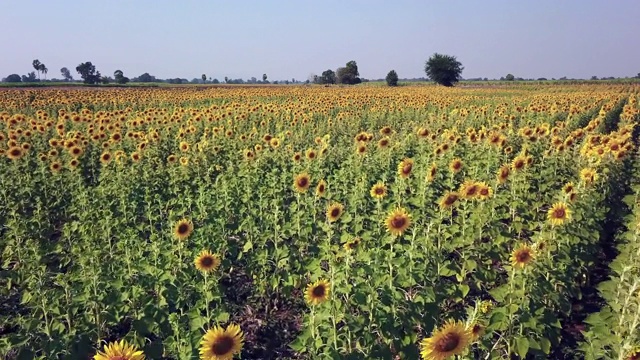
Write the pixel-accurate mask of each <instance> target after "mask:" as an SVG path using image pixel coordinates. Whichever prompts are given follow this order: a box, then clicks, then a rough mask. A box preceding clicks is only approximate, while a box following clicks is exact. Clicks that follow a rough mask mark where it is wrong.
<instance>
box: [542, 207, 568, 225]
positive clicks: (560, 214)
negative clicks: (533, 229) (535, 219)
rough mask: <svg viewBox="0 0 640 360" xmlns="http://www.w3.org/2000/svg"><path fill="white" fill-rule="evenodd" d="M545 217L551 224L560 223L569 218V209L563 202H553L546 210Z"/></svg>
mask: <svg viewBox="0 0 640 360" xmlns="http://www.w3.org/2000/svg"><path fill="white" fill-rule="evenodd" d="M547 219H548V220H549V222H550V223H551V225H553V226H556V225H562V224H564V223H565V222H567V221H569V220H571V210H570V209H569V207H568V206H567V204H565V203H561V202H558V203H555V204H553V206H552V207H551V209H549V211H548V212H547Z"/></svg>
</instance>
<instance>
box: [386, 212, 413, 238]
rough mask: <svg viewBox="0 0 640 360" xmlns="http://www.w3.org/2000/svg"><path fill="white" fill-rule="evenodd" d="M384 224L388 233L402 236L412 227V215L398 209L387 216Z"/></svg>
mask: <svg viewBox="0 0 640 360" xmlns="http://www.w3.org/2000/svg"><path fill="white" fill-rule="evenodd" d="M384 223H385V225H386V227H387V231H388V232H390V233H391V234H392V235H396V236H400V235H402V233H404V232H405V230H407V229H408V228H409V226H411V215H409V213H407V210H405V209H404V208H396V209H395V210H393V211H392V212H390V213H389V215H387V218H386V219H385V222H384Z"/></svg>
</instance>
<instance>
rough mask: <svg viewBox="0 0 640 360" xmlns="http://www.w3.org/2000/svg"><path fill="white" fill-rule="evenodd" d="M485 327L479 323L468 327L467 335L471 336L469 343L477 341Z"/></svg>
mask: <svg viewBox="0 0 640 360" xmlns="http://www.w3.org/2000/svg"><path fill="white" fill-rule="evenodd" d="M484 330H485V326H484V325H483V324H481V323H479V322H476V323H473V324H472V325H471V326H469V333H470V334H471V341H478V339H480V338H481V337H482V335H484Z"/></svg>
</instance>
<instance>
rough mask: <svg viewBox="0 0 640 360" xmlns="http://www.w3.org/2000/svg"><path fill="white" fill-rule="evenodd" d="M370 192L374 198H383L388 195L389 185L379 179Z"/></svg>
mask: <svg viewBox="0 0 640 360" xmlns="http://www.w3.org/2000/svg"><path fill="white" fill-rule="evenodd" d="M369 194H370V195H371V197H372V198H374V199H382V198H384V197H385V196H386V195H387V186H386V185H385V184H384V183H383V182H381V181H379V182H377V183H376V184H374V185H373V186H372V187H371V190H370V191H369Z"/></svg>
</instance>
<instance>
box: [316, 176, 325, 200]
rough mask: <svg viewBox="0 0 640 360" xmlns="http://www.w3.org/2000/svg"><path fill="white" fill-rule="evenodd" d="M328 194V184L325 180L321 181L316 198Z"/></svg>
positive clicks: (317, 187)
mask: <svg viewBox="0 0 640 360" xmlns="http://www.w3.org/2000/svg"><path fill="white" fill-rule="evenodd" d="M326 192H327V182H326V181H324V180H320V181H319V182H318V185H316V196H318V197H323V196H324V194H325V193H326Z"/></svg>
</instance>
